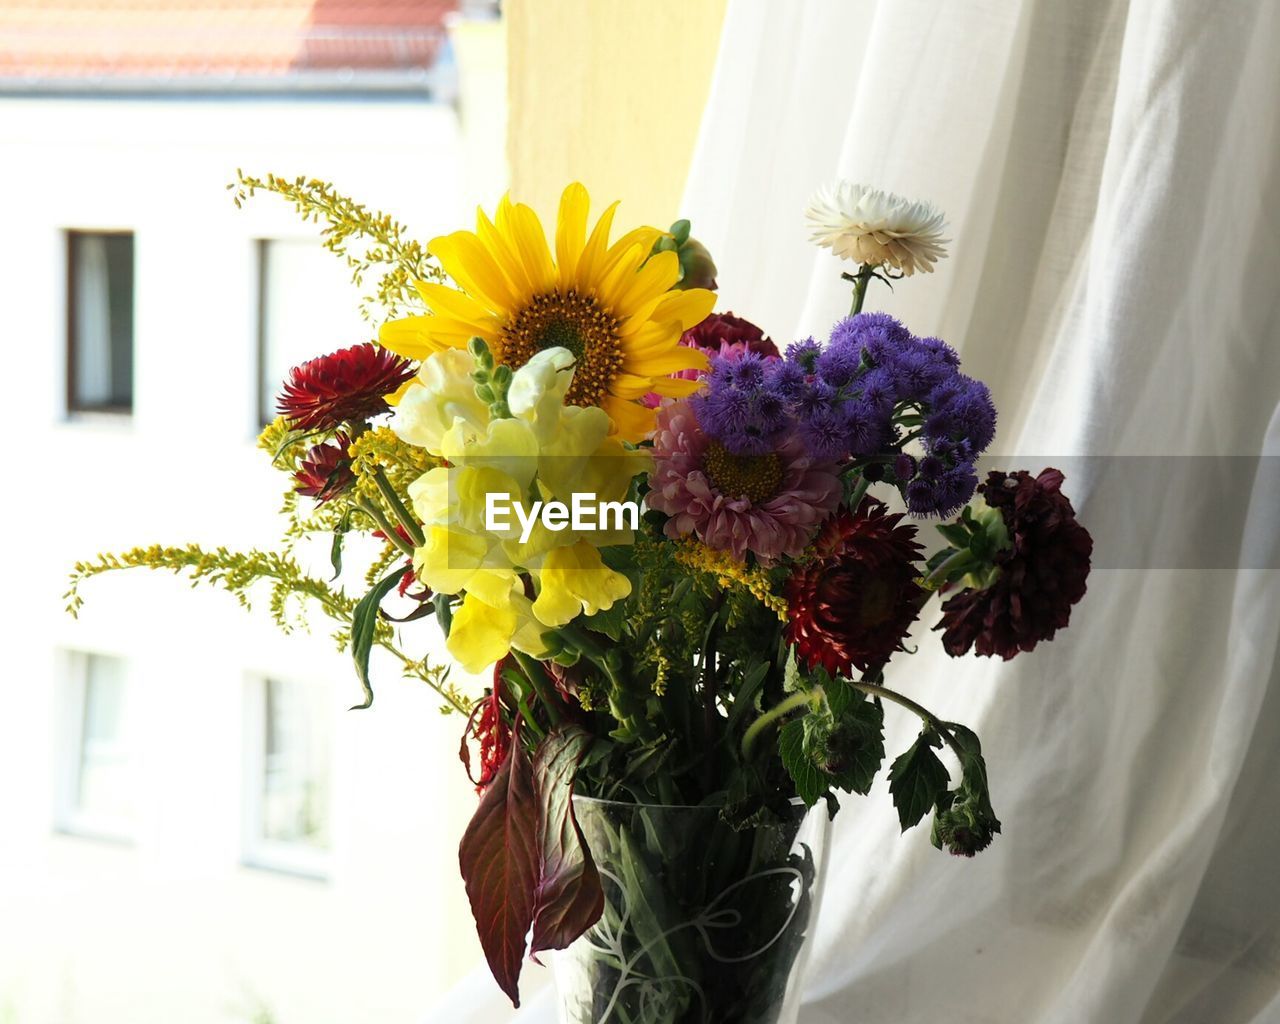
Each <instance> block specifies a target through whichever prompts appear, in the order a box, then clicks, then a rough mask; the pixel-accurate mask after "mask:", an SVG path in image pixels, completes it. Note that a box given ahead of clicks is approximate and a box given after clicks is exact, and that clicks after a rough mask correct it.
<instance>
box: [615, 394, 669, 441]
mask: <svg viewBox="0 0 1280 1024" xmlns="http://www.w3.org/2000/svg"><path fill="white" fill-rule="evenodd" d="M601 407H602V408H603V409H604V411H605V412H607V413H608V414H609V419H610V420H612V421H613V433H615V434H617V435H618V436H620V437H622V438H624V439H626V440H628V441H640V440H643V439H644V438H645V437H646V436H647V435H649V434H651V433H652V432H653V421H654V417H655V416H656V415H657V413H656V410H654V409H648V408H645V406H643V405H637V404H636V403H635V402H628V401H626V400H625V399H622V398H617V397H615V396H613V395H609V396H608V397H606V398H605V400H604V401H603V402H602V403H601Z"/></svg>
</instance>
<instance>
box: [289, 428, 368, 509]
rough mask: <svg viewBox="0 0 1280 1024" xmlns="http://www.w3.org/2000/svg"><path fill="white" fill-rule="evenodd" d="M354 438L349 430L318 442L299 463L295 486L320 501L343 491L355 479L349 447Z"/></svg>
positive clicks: (301, 492) (324, 500)
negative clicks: (328, 439)
mask: <svg viewBox="0 0 1280 1024" xmlns="http://www.w3.org/2000/svg"><path fill="white" fill-rule="evenodd" d="M350 447H351V441H350V439H349V438H348V437H347V435H346V434H337V435H336V436H335V437H334V439H333V440H332V441H326V442H325V443H324V444H318V445H315V446H314V447H313V448H312V449H311V450H310V451H309V452H307V454H306V455H304V456H303V457H302V459H301V461H300V462H299V463H298V471H297V472H296V473H294V474H293V479H294V480H295V481H296V482H295V484H294V488H293V489H294V490H295V491H297V492H298V493H299V494H304V495H306V496H307V497H308V498H315V499H316V501H318V502H326V501H329V500H331V499H332V498H336V497H337V496H338V495H339V494H342V493H343V492H344V491H346V489H347V488H348V487H350V486H351V485H352V484H353V483H354V482H355V479H356V477H355V474H354V473H353V472H352V471H351V456H350V455H348V454H347V449H348V448H350Z"/></svg>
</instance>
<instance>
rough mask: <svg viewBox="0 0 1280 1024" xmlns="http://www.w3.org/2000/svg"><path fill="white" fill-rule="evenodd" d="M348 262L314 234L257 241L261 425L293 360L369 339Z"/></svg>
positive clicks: (272, 409)
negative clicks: (347, 266) (299, 237)
mask: <svg viewBox="0 0 1280 1024" xmlns="http://www.w3.org/2000/svg"><path fill="white" fill-rule="evenodd" d="M358 304H359V292H357V291H356V289H355V288H354V287H353V286H352V284H351V279H350V272H349V271H348V269H347V268H346V266H345V264H344V263H343V262H342V260H341V259H340V258H338V257H335V256H334V254H333V253H331V252H329V251H328V250H327V249H325V248H324V247H323V246H321V245H320V243H319V242H317V241H316V240H315V239H305V240H304V239H260V240H259V241H258V401H257V405H258V426H259V427H261V426H263V425H265V424H267V423H270V422H271V421H272V420H273V419H275V416H276V396H277V395H278V394H279V393H280V384H281V382H282V381H283V380H284V378H285V375H286V374H287V373H288V372H289V370H290V369H292V368H293V367H294V366H297V365H298V364H299V363H302V362H306V361H307V360H308V359H314V358H315V357H316V356H322V355H326V354H328V353H329V352H335V351H337V350H338V349H340V348H346V347H347V346H349V345H358V344H359V343H360V342H362V341H368V340H369V338H370V337H371V336H372V329H371V328H370V326H369V324H367V323H366V322H365V321H364V320H362V319H361V317H360V311H359V308H358Z"/></svg>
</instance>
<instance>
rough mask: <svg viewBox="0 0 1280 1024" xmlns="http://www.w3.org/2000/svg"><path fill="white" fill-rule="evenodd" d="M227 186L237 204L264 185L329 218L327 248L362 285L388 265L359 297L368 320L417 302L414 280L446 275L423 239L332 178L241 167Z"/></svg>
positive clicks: (307, 215)
mask: <svg viewBox="0 0 1280 1024" xmlns="http://www.w3.org/2000/svg"><path fill="white" fill-rule="evenodd" d="M227 188H228V190H233V191H234V197H233V198H234V201H235V204H236V206H237V207H239V206H241V205H242V204H243V203H244V201H245V200H246V199H248V198H250V197H251V196H253V195H254V193H255V192H257V190H258V189H262V190H264V191H267V192H274V193H275V194H276V195H278V196H281V197H283V198H284V199H287V200H288V201H289V202H291V203H292V204H293V207H294V209H295V210H297V211H298V213H300V214H301V215H302V218H303V219H304V220H307V221H311V222H314V223H317V224H318V223H321V222H322V221H323V222H325V223H326V224H327V227H325V228H324V229H323V230H322V231H321V232H320V235H321V238H322V240H323V243H324V247H325V248H326V249H328V250H329V251H330V252H332V253H333V254H334V255H335V256H341V257H342V258H343V259H345V260H346V263H347V266H348V267H349V268H350V269H351V280H352V282H353V283H354V284H356V285H357V286H359V287H363V286H364V283H365V279H366V277H367V276H368V274H369V273H370V271H371V270H372V269H373V268H374V267H379V268H385V269H383V270H382V273H381V276H379V277H378V279H377V283H376V285H375V290H374V292H373V294H370V295H366V296H364V298H363V299H361V302H360V312H361V314H362V315H363V316H364V318H365V319H366V320H371V321H374V320H380V319H382V318H383V317H394V316H397V315H399V314H400V312H401V307H402V306H405V305H414V304H416V294H417V293H416V292H415V290H414V282H415V281H419V280H428V281H442V280H444V278H445V274H444V271H443V270H441V269H440V267H439V265H438V264H437V263H436V262H435V260H434V258H433V257H432V256H431V254H430V253H428V252H427V251H426V250H425V249H423V248H422V245H421V243H419V242H417V241H415V240H414V239H412V238H408V237H406V235H407V229H406V228H405V226H404V225H403V224H401V223H400V222H399V221H397V220H396V219H394V218H393V217H391V216H390V215H389V214H386V213H382V212H381V211H370V210H369V209H368V208H367V207H365V205H364V204H363V203H357V202H356V201H355V200H353V199H350V198H348V197H347V196H344V195H342V194H341V193H340V192H338V191H337V190H335V189H334V187H333V185H332V184H331V183H330V182H327V181H321V180H320V179H318V178H307V177H298V178H294V179H293V180H292V181H290V180H289V179H287V178H281V177H279V176H278V175H275V174H268V175H267V176H266V178H265V179H263V178H257V177H254V176H253V175H248V174H245V173H244V172H243V171H241V170H239V169H237V170H236V180H235V181H233V182H232V183H231V184H229V185H228V186H227ZM353 239H363V240H364V244H363V245H362V246H355V247H353V246H352V244H351V243H352V240H353Z"/></svg>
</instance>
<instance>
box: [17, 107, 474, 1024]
mask: <svg viewBox="0 0 1280 1024" xmlns="http://www.w3.org/2000/svg"><path fill="white" fill-rule="evenodd" d="M470 148H471V150H472V151H474V150H475V145H474V140H473V143H472V145H471V146H470ZM467 149H468V147H467V146H465V145H464V144H463V140H462V139H461V137H460V128H459V119H458V116H457V112H456V110H455V108H454V107H453V106H452V105H449V104H445V103H439V102H433V101H432V100H430V99H429V98H428V97H427V96H426V95H425V94H418V95H405V96H396V95H388V94H377V95H358V94H344V95H338V94H332V95H331V94H327V93H309V94H297V95H292V94H289V93H287V92H280V93H270V94H268V93H253V94H232V93H227V94H218V93H216V92H212V93H207V94H201V95H180V94H175V93H156V94H154V95H147V94H135V95H115V96H110V95H105V94H104V95H72V94H68V95H61V96H50V95H6V96H0V181H3V183H4V186H5V187H4V202H5V207H6V214H5V217H4V222H5V231H4V238H3V242H2V243H0V294H2V295H3V302H0V352H2V353H3V364H2V365H3V366H4V375H3V376H4V380H5V381H6V382H7V383H8V387H6V388H5V389H4V390H5V392H6V395H5V406H4V407H5V410H6V413H7V415H6V416H5V420H6V424H7V430H6V435H7V437H6V440H7V445H6V447H7V450H8V452H9V459H8V469H7V472H5V473H4V483H3V485H2V487H3V494H4V498H5V500H4V507H5V509H6V511H7V515H8V519H9V521H8V524H7V526H8V529H7V530H6V536H7V538H8V545H7V550H6V551H5V554H4V569H3V575H4V580H5V586H4V587H3V588H2V590H0V622H3V625H2V626H0V635H2V636H3V638H4V659H3V662H0V687H2V692H3V696H2V697H0V706H2V707H3V710H0V1022H3V1024H90V1022H92V1024H116V1022H118V1024H125V1022H127V1024H153V1022H154V1024H174V1022H179V1021H180V1022H182V1024H229V1022H244V1021H253V1022H257V1024H267V1022H274V1024H295V1022H296V1024H326V1022H333V1024H337V1022H343V1024H349V1022H354V1021H358V1022H361V1024H378V1022H388V1024H389V1022H393V1021H394V1022H405V1021H412V1020H414V1019H416V1018H417V1017H419V1016H420V1015H421V1014H422V1013H423V1012H425V1011H426V1010H428V1009H429V1008H430V1007H431V1005H432V1002H433V1000H434V999H436V998H437V997H438V996H439V994H440V993H441V992H442V991H443V990H444V988H445V987H447V985H448V984H449V983H451V982H452V980H453V979H455V978H456V977H457V976H458V975H459V974H460V973H461V972H463V971H464V970H465V969H467V968H469V967H471V966H473V965H474V963H475V961H476V959H477V957H478V947H477V945H476V943H475V939H474V936H473V930H472V926H471V921H470V915H469V913H468V911H467V910H466V906H465V899H464V896H463V892H462V885H461V881H460V880H459V878H458V870H457V858H456V844H457V840H458V837H459V834H460V827H461V823H462V822H463V821H465V818H466V816H467V815H469V813H470V811H471V809H472V807H473V806H474V794H473V792H472V791H471V788H470V786H469V785H468V783H467V782H466V779H465V777H464V775H463V773H462V769H461V766H460V765H459V763H458V756H457V752H458V742H459V737H460V734H461V730H462V725H463V723H462V721H461V720H460V719H459V718H458V716H456V715H454V716H448V717H446V716H442V715H441V714H439V712H438V710H437V702H436V701H435V700H434V699H433V695H432V693H431V692H430V691H428V690H427V689H426V688H425V687H423V686H422V685H421V684H417V685H415V684H413V683H409V682H405V681H402V680H401V679H400V678H399V677H398V676H397V674H396V672H395V669H394V666H392V665H388V664H378V663H377V662H376V660H375V685H376V686H377V699H376V701H375V703H374V706H373V707H372V708H371V709H369V710H367V711H359V712H348V711H347V710H345V709H346V708H348V707H349V706H350V705H352V704H354V703H357V702H358V701H359V689H358V685H357V683H356V680H355V677H354V675H353V672H352V668H351V663H350V659H349V657H347V656H346V655H344V654H342V653H339V652H337V651H335V650H334V649H333V647H332V644H331V643H330V642H329V640H328V633H329V632H330V631H331V630H330V629H329V628H328V626H329V624H328V623H326V622H324V621H321V622H319V623H317V628H316V629H315V631H314V632H313V633H312V634H311V635H306V634H301V633H299V634H295V635H292V636H282V635H280V634H278V633H276V632H275V630H274V628H273V626H272V625H271V623H270V621H269V619H268V616H267V615H266V614H265V607H262V608H260V609H258V611H257V613H256V614H254V615H252V616H250V615H246V614H245V613H244V612H243V611H242V610H241V609H240V608H239V607H237V605H236V603H235V601H234V599H232V598H230V597H229V596H227V595H225V594H223V593H221V592H217V591H214V590H206V589H201V590H197V591H193V590H191V589H189V587H188V585H187V584H186V583H185V582H184V581H182V580H179V579H175V578H173V577H164V576H160V575H156V574H150V573H145V572H130V573H121V574H117V575H112V576H107V577H104V578H100V579H98V580H95V581H93V582H91V583H90V584H89V585H88V586H87V587H86V588H85V591H84V596H85V598H86V605H85V608H84V610H83V612H82V614H81V617H80V619H79V620H78V621H74V620H72V619H71V618H70V617H69V616H67V615H66V614H65V613H64V611H63V605H64V602H63V600H62V594H63V591H64V590H65V584H66V575H67V572H68V570H69V569H70V567H71V565H72V564H73V563H74V562H75V561H76V560H77V559H86V558H88V557H90V556H92V555H93V554H95V553H96V552H98V551H116V550H121V549H127V548H130V547H133V546H135V545H140V544H146V543H152V542H158V543H164V544H182V543H188V542H198V543H201V544H205V545H210V546H216V545H226V546H227V547H230V548H233V549H234V548H243V547H249V546H270V545H272V544H274V543H275V542H276V540H277V535H278V532H279V528H280V521H279V520H278V519H277V518H276V517H275V516H274V514H273V513H274V510H275V509H276V508H277V507H278V506H279V497H280V493H281V491H282V489H283V487H284V486H285V484H286V480H285V478H284V477H283V476H282V475H281V474H280V473H279V472H278V471H276V470H273V469H272V468H271V467H270V466H269V464H268V459H267V458H266V457H264V455H263V454H262V453H261V452H259V451H258V450H257V449H256V448H255V447H254V439H255V436H256V434H257V431H258V428H259V427H260V425H261V418H262V415H263V410H262V409H261V406H262V405H263V395H264V389H265V391H266V393H268V394H269V392H270V390H271V389H272V388H274V384H275V380H274V378H275V376H277V375H278V372H279V369H280V366H281V365H286V364H287V363H288V362H290V361H292V360H293V359H294V358H295V357H297V356H299V355H310V354H319V353H322V352H327V351H332V350H333V349H335V348H338V347H341V346H343V345H349V344H355V343H357V342H360V341H364V340H367V339H368V338H369V337H371V336H372V335H373V332H374V328H373V327H371V326H370V325H369V324H366V323H364V322H362V321H361V319H360V317H359V314H358V310H357V303H358V299H359V296H360V292H359V290H358V289H356V288H354V287H353V286H351V285H350V283H349V282H348V281H347V272H346V270H345V268H344V267H343V266H342V264H341V263H340V261H338V260H336V259H335V258H334V257H332V256H331V255H330V254H328V253H326V252H324V251H323V250H322V249H321V248H320V245H319V242H318V241H317V232H318V228H317V227H316V226H314V225H303V224H302V223H300V221H299V220H298V219H297V218H296V216H295V215H294V214H293V212H292V210H291V209H290V208H289V207H288V205H287V204H286V203H284V202H283V201H281V200H279V199H278V198H276V197H274V196H271V195H267V194H259V196H258V197H257V198H256V199H254V200H253V201H251V202H250V203H248V204H246V206H245V208H244V209H243V210H239V211H238V210H236V209H235V207H234V206H233V204H232V202H231V197H230V195H229V193H228V192H227V191H226V188H225V186H226V185H227V183H228V182H230V181H231V180H232V179H233V177H234V175H235V171H236V168H237V167H243V168H244V169H245V170H246V171H247V172H252V173H256V174H259V175H265V173H266V172H267V171H273V172H275V173H278V174H281V175H285V176H293V175H297V174H306V175H308V176H314V177H320V178H324V179H326V180H331V181H333V182H334V183H335V185H336V186H337V187H338V188H339V189H340V190H341V191H343V192H345V193H347V194H349V195H351V196H353V197H354V198H357V199H359V200H361V201H363V202H365V203H367V204H368V205H369V206H370V207H371V208H376V209H385V210H388V211H390V212H393V213H394V214H395V215H396V216H398V217H399V218H400V219H401V220H402V221H404V222H406V223H407V224H408V225H409V226H410V227H411V228H413V229H416V231H417V232H420V233H421V235H422V236H423V237H424V238H426V237H430V236H431V235H433V234H435V233H438V232H439V231H442V230H449V229H452V227H453V226H455V225H457V224H459V223H460V219H461V220H462V221H465V219H466V218H465V215H464V213H463V205H464V204H463V199H464V198H465V199H467V200H468V201H474V200H475V199H477V198H479V197H478V196H475V195H472V194H470V192H469V190H468V188H467V187H466V185H465V183H464V177H465V175H464V168H463V162H464V153H465V152H466V151H467ZM113 366H114V368H115V369H114V372H112V369H111V368H112V367H113ZM320 563H321V564H319V566H318V569H317V571H322V569H323V564H322V563H323V559H321V560H320ZM263 603H264V604H265V601H264V602H263ZM433 628H434V627H433V626H432V625H431V623H430V622H429V621H428V623H426V624H425V625H424V626H423V628H422V629H421V631H420V632H419V633H418V634H417V636H418V637H420V638H422V642H424V643H425V642H426V641H425V638H426V637H427V636H429V635H430V632H431V630H432V629H433Z"/></svg>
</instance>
